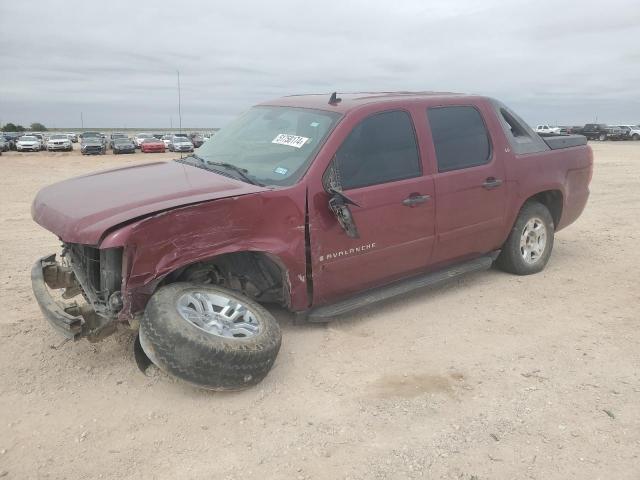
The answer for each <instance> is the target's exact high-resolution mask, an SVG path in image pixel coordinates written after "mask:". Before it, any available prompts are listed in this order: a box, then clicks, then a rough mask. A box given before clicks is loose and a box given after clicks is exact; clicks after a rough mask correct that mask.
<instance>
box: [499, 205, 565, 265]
mask: <svg viewBox="0 0 640 480" xmlns="http://www.w3.org/2000/svg"><path fill="white" fill-rule="evenodd" d="M554 232H555V228H554V223H553V218H552V217H551V214H550V213H549V210H548V209H547V207H545V206H544V205H542V204H541V203H539V202H534V201H529V202H526V203H525V204H524V206H523V207H522V209H520V213H519V214H518V218H517V219H516V222H515V224H514V225H513V228H512V229H511V233H510V234H509V237H508V238H507V241H506V242H505V243H504V245H503V247H502V251H501V252H500V256H499V257H498V259H497V260H496V265H497V266H498V268H500V269H501V270H504V271H505V272H509V273H515V274H516V275H531V274H532V273H538V272H540V271H541V270H542V269H543V268H544V267H545V265H546V264H547V262H548V261H549V257H550V256H551V250H553V237H554Z"/></svg>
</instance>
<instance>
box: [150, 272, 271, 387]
mask: <svg viewBox="0 0 640 480" xmlns="http://www.w3.org/2000/svg"><path fill="white" fill-rule="evenodd" d="M281 339H282V335H281V333H280V327H279V326H278V323H277V322H276V320H275V319H274V318H273V316H272V315H271V314H270V313H269V312H268V311H267V310H265V309H264V308H263V307H262V306H261V305H260V304H258V303H256V302H255V301H253V300H251V299H249V298H247V297H245V296H243V295H240V294H238V293H237V292H234V291H232V290H229V289H226V288H222V287H218V286H212V285H199V284H194V283H174V284H171V285H167V286H165V287H162V288H161V289H160V290H158V291H157V292H156V293H155V294H154V295H153V296H152V297H151V300H149V303H148V304H147V307H146V309H145V313H144V317H143V319H142V321H141V322H140V344H141V346H142V348H143V350H144V351H145V353H146V354H147V356H148V357H149V358H150V359H151V361H152V362H153V363H155V364H156V365H157V366H158V367H159V368H160V369H162V370H164V371H166V372H168V373H170V374H172V375H175V376H176V377H179V378H181V379H182V380H185V381H187V382H189V383H192V384H195V385H198V386H201V387H204V388H207V389H211V390H239V389H242V388H246V387H249V386H251V385H255V384H257V383H258V382H260V381H261V380H262V379H263V378H264V377H265V376H266V375H267V373H268V372H269V370H270V369H271V367H272V365H273V362H274V361H275V358H276V356H277V354H278V351H279V350H280V343H281Z"/></svg>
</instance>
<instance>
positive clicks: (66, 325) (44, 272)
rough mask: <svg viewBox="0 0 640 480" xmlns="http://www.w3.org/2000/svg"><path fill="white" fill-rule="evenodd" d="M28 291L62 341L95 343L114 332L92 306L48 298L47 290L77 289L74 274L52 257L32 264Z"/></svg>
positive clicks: (112, 324)
mask: <svg viewBox="0 0 640 480" xmlns="http://www.w3.org/2000/svg"><path fill="white" fill-rule="evenodd" d="M31 288H32V289H33V294H34V296H35V297H36V300H37V302H38V305H39V306H40V310H41V311H42V314H43V315H44V317H45V318H46V319H47V321H48V322H49V324H50V325H51V326H52V327H53V328H54V329H55V330H56V331H57V332H58V333H60V334H61V335H62V336H64V337H65V338H68V339H70V340H78V339H79V338H82V337H87V339H88V340H89V341H98V340H101V339H102V338H104V337H105V336H107V335H109V334H110V333H113V331H115V328H116V326H115V324H114V323H112V322H110V321H109V319H106V318H104V317H101V316H100V315H98V314H96V312H95V311H94V310H93V308H92V307H91V305H88V304H83V305H79V304H77V303H76V302H68V303H65V302H62V301H60V300H56V299H54V298H53V297H52V296H51V293H50V292H49V288H51V289H60V288H67V291H69V289H73V288H77V282H76V279H75V276H74V274H73V272H71V271H70V270H69V269H66V268H64V267H62V266H61V265H60V264H59V263H58V262H56V255H55V254H52V255H47V256H45V257H42V258H41V259H39V260H38V261H36V263H35V264H34V265H33V268H32V269H31ZM78 293H79V292H78Z"/></svg>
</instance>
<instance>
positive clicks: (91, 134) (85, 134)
mask: <svg viewBox="0 0 640 480" xmlns="http://www.w3.org/2000/svg"><path fill="white" fill-rule="evenodd" d="M85 138H99V139H101V140H104V135H103V134H102V133H100V132H82V133H81V134H80V140H81V141H82V140H84V139H85Z"/></svg>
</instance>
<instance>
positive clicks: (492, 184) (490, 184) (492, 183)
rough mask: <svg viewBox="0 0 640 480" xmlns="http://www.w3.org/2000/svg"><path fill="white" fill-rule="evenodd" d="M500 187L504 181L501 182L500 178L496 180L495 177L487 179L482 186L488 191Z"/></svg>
mask: <svg viewBox="0 0 640 480" xmlns="http://www.w3.org/2000/svg"><path fill="white" fill-rule="evenodd" d="M500 185H502V180H500V179H499V178H495V177H489V178H487V179H486V180H485V181H484V183H483V184H482V186H483V187H484V188H486V189H487V190H492V189H494V188H498V187H499V186H500Z"/></svg>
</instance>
